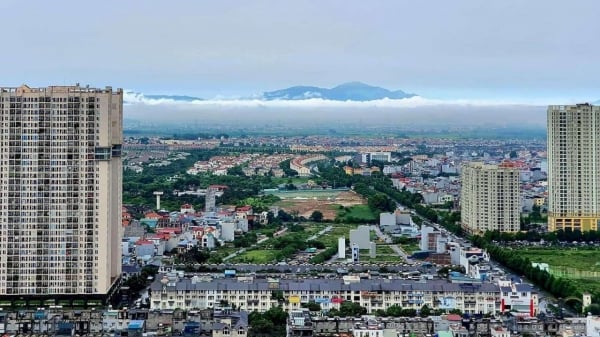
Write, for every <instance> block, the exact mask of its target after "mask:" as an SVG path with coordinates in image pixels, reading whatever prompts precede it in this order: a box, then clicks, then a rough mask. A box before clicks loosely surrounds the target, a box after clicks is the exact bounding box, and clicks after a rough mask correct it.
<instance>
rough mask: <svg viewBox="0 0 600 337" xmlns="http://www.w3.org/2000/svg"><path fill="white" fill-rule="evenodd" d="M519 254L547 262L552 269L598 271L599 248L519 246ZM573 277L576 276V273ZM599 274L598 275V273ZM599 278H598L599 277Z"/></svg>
mask: <svg viewBox="0 0 600 337" xmlns="http://www.w3.org/2000/svg"><path fill="white" fill-rule="evenodd" d="M517 251H518V253H519V255H521V256H524V257H528V258H529V260H531V262H537V263H547V264H548V265H549V266H550V269H551V272H552V271H553V269H555V270H557V271H558V270H561V269H563V268H571V269H573V270H580V271H590V272H600V250H598V249H595V248H594V249H587V248H546V247H544V248H519V249H517ZM573 276H575V277H574V278H577V277H576V276H577V275H573ZM599 276H600V275H599ZM599 279H600V278H599Z"/></svg>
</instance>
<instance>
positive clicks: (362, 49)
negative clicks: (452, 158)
mask: <svg viewBox="0 0 600 337" xmlns="http://www.w3.org/2000/svg"><path fill="white" fill-rule="evenodd" d="M0 13H1V14H0V29H1V31H2V32H3V34H2V39H1V41H2V42H1V43H2V52H0V64H2V65H3V66H2V74H1V76H0V85H2V86H18V85H20V84H23V83H26V84H29V85H31V86H44V85H49V84H74V83H82V84H90V85H92V86H104V85H111V86H113V87H121V88H125V89H128V90H133V91H136V92H143V93H147V94H150V93H153V94H186V95H195V96H200V97H204V98H213V97H246V96H251V95H255V94H258V93H261V92H263V91H268V90H276V89H281V88H285V87H289V86H293V85H316V86H323V87H332V86H335V85H337V84H340V83H344V82H348V81H362V82H366V83H369V84H372V85H378V86H383V87H386V88H389V89H401V90H404V91H406V92H411V93H416V94H418V95H420V96H423V97H428V98H432V99H449V100H451V99H489V100H509V101H510V100H514V101H515V102H526V101H540V100H541V101H544V100H546V99H548V100H552V101H557V100H558V101H560V100H565V101H573V100H575V101H577V100H581V101H584V100H589V101H595V100H598V99H600V63H599V61H598V60H599V55H600V20H598V18H597V16H598V13H600V1H597V0H588V1H584V0H581V1H578V0H570V1H559V0H543V1H538V0H527V1H523V0H498V1H492V0H489V1H482V0H456V1H428V0H418V1H415V0H410V1H404V0H380V1H358V0H356V1H355V0H340V1H328V0H315V1H309V0H306V1H302V0H298V1H281V0H272V1H261V0H252V1H248V0H239V1H235V0H231V1H198V0H189V1H183V0H181V1H179V0H169V1H164V0H162V1H154V0H145V1H122V0H103V1H68V0H64V1H39V2H35V3H32V2H23V1H18V0H2V1H0Z"/></svg>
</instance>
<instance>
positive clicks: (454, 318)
mask: <svg viewBox="0 0 600 337" xmlns="http://www.w3.org/2000/svg"><path fill="white" fill-rule="evenodd" d="M446 319H447V320H449V321H460V320H462V317H460V315H456V314H450V315H448V316H446Z"/></svg>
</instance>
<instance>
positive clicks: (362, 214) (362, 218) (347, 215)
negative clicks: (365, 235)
mask: <svg viewBox="0 0 600 337" xmlns="http://www.w3.org/2000/svg"><path fill="white" fill-rule="evenodd" d="M337 216H338V219H340V221H341V222H352V223H356V222H365V223H369V222H370V223H373V222H376V221H378V219H377V217H376V216H375V214H373V212H372V211H371V209H370V208H369V206H367V205H356V206H352V207H345V208H344V209H339V210H338V213H337Z"/></svg>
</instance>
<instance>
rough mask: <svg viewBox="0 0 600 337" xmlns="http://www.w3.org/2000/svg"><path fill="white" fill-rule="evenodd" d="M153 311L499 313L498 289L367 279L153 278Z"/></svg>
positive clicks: (441, 281)
mask: <svg viewBox="0 0 600 337" xmlns="http://www.w3.org/2000/svg"><path fill="white" fill-rule="evenodd" d="M151 289H152V291H151V294H152V295H151V298H150V305H151V308H152V309H160V310H169V309H175V308H181V309H184V310H189V309H205V308H211V307H212V308H214V307H215V306H218V305H219V303H221V301H227V302H228V303H230V304H231V305H235V306H236V307H239V308H242V309H244V310H249V311H254V310H257V311H260V312H264V311H266V310H269V309H270V308H272V307H276V306H279V305H282V306H283V308H284V309H285V310H294V309H300V308H301V306H302V304H303V303H309V302H315V303H318V304H320V305H321V308H322V309H323V310H324V311H327V310H330V309H333V308H339V306H340V304H341V303H343V302H345V301H351V302H354V303H358V304H360V305H361V306H363V307H365V308H367V311H368V312H369V313H373V312H375V310H377V309H386V308H388V307H390V306H392V305H399V306H401V307H402V308H406V309H420V308H421V307H422V306H423V305H427V306H428V307H429V308H432V309H443V310H451V309H459V310H461V311H463V312H466V313H473V314H480V313H481V314H486V313H496V312H499V311H500V310H501V292H500V289H499V287H498V286H497V285H495V284H491V283H482V284H458V283H450V282H448V281H446V280H427V281H411V280H399V279H398V280H394V279H370V280H360V282H356V283H345V282H344V281H343V280H341V279H329V280H314V279H285V280H273V279H270V280H267V279H253V278H251V277H250V278H243V279H212V278H210V279H201V278H200V277H198V276H194V277H192V278H181V279H180V278H177V277H176V276H175V277H172V276H171V277H168V276H162V277H157V278H156V279H155V281H154V282H153V283H152V285H151Z"/></svg>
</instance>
